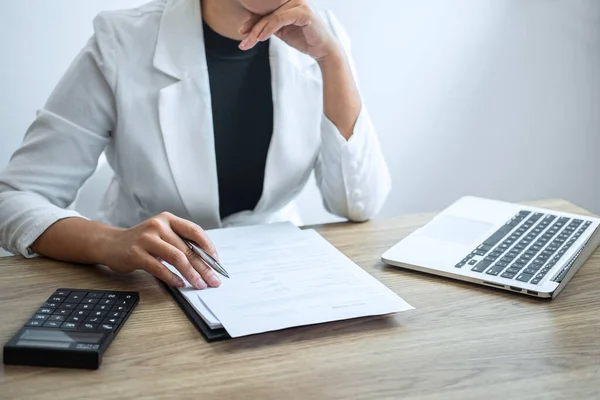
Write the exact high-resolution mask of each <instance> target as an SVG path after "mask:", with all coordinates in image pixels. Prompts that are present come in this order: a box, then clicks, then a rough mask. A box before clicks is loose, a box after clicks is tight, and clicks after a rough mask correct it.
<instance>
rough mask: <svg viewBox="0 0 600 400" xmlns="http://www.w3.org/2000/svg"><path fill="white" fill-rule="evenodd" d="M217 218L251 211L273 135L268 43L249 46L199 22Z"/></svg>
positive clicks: (261, 180)
mask: <svg viewBox="0 0 600 400" xmlns="http://www.w3.org/2000/svg"><path fill="white" fill-rule="evenodd" d="M204 42H205V46H206V59H207V63H208V76H209V80H210V93H211V99H212V114H213V124H214V136H215V152H216V157H217V174H218V178H219V179H218V182H219V211H220V214H221V218H222V219H223V218H225V217H227V216H229V215H231V214H234V213H236V212H240V211H244V210H253V209H254V208H255V207H256V204H257V203H258V201H259V200H260V197H261V195H262V191H263V182H264V176H265V165H266V161H267V153H268V150H269V145H270V143H271V136H272V134H273V96H272V90H271V67H270V64H269V42H268V41H266V42H262V43H258V45H257V46H256V47H254V48H253V49H252V50H249V51H242V50H240V49H239V48H238V46H239V44H240V42H238V41H236V40H232V39H229V38H226V37H223V36H221V35H219V34H218V33H216V32H215V31H213V30H212V29H211V28H210V27H209V26H208V25H207V24H206V23H204Z"/></svg>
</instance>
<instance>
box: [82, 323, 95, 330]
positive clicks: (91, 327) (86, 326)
mask: <svg viewBox="0 0 600 400" xmlns="http://www.w3.org/2000/svg"><path fill="white" fill-rule="evenodd" d="M79 329H96V324H81V325H80V326H79Z"/></svg>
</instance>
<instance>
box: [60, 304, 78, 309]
mask: <svg viewBox="0 0 600 400" xmlns="http://www.w3.org/2000/svg"><path fill="white" fill-rule="evenodd" d="M75 307H77V304H75V303H62V304H61V305H60V306H59V307H58V309H59V310H62V309H67V310H74V309H75Z"/></svg>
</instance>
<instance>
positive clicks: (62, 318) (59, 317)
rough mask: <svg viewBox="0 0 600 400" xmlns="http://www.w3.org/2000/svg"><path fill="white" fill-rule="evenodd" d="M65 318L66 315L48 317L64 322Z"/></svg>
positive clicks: (49, 319) (51, 319) (50, 319)
mask: <svg viewBox="0 0 600 400" xmlns="http://www.w3.org/2000/svg"><path fill="white" fill-rule="evenodd" d="M65 319H67V317H65V316H64V315H51V316H50V318H48V321H59V322H64V320H65Z"/></svg>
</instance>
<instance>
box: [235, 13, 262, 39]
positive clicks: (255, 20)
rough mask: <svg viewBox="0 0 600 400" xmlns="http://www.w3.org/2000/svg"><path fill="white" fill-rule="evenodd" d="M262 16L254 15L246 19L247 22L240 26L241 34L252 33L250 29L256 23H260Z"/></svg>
mask: <svg viewBox="0 0 600 400" xmlns="http://www.w3.org/2000/svg"><path fill="white" fill-rule="evenodd" d="M262 18H263V17H262V16H261V15H255V16H253V17H252V18H250V19H249V20H248V21H246V23H245V24H244V25H242V27H241V28H240V30H239V31H238V32H239V33H240V34H241V35H247V34H248V33H250V31H251V30H252V28H253V27H254V25H256V24H257V23H258V21H260V20H261V19H262Z"/></svg>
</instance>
